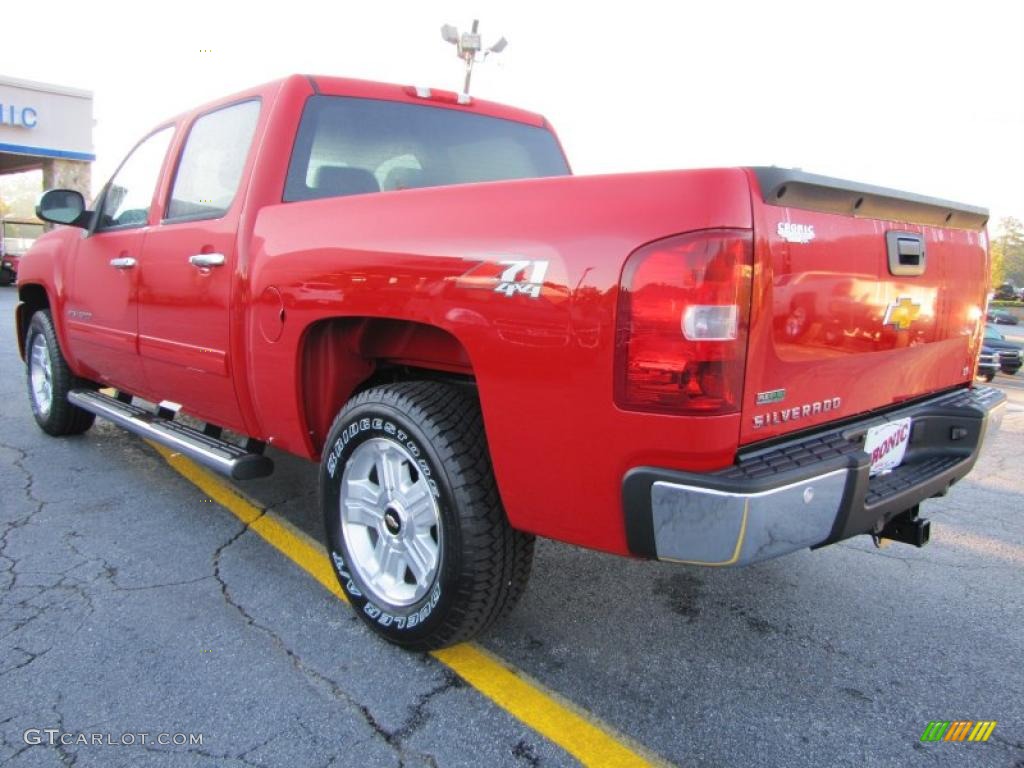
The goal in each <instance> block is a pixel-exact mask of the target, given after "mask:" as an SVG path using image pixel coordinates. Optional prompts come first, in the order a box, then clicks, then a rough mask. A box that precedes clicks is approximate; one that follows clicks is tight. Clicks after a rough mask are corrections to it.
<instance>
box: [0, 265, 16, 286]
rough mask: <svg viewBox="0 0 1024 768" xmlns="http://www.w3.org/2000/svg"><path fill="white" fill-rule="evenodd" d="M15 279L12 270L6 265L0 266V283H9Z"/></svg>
mask: <svg viewBox="0 0 1024 768" xmlns="http://www.w3.org/2000/svg"><path fill="white" fill-rule="evenodd" d="M16 279H17V275H15V274H14V270H12V269H9V268H8V267H0V285H10V284H11V283H13V282H14V281H15V280H16Z"/></svg>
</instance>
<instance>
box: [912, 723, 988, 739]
mask: <svg viewBox="0 0 1024 768" xmlns="http://www.w3.org/2000/svg"><path fill="white" fill-rule="evenodd" d="M995 727H996V721H995V720H978V721H974V720H932V721H931V722H930V723H928V727H926V728H925V729H924V733H922V734H921V741H988V737H989V736H991V735H992V731H994V730H995Z"/></svg>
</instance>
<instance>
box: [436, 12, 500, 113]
mask: <svg viewBox="0 0 1024 768" xmlns="http://www.w3.org/2000/svg"><path fill="white" fill-rule="evenodd" d="M479 29H480V20H479V19H473V29H472V30H471V31H469V32H463V33H462V34H461V35H460V34H459V30H458V28H457V27H455V26H453V25H451V24H445V25H444V26H442V27H441V37H442V38H443V39H444V40H445V42H448V43H451V44H452V45H454V46H455V55H456V56H458V57H459V58H460V59H462V60H463V61H464V62H466V82H465V84H464V85H463V86H462V93H463V95H465V96H467V97H468V96H469V80H470V78H471V77H472V76H473V65H474V64H476V63H479V62H483V61H484V60H485V59H486V58H487V57H488V56H489V55H490V54H492V53H501V52H502V51H503V50H505V46H506V45H508V40H506V39H505V38H504V37H502V38H499V39H498V42H496V43H495V44H494V45H492V46H491V47H490V48H484V47H483V43H482V42H481V38H480V32H479Z"/></svg>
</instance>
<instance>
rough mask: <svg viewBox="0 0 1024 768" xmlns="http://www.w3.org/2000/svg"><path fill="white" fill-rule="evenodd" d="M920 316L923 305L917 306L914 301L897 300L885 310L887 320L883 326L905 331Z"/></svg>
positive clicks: (883, 322) (906, 299)
mask: <svg viewBox="0 0 1024 768" xmlns="http://www.w3.org/2000/svg"><path fill="white" fill-rule="evenodd" d="M920 314H921V305H920V304H915V303H914V301H913V299H908V298H900V299H896V301H894V302H893V303H892V304H890V305H889V306H888V307H886V308H885V319H884V320H883V321H882V325H894V326H896V328H897V329H899V330H901V331H905V330H907V329H908V328H909V327H910V324H911V323H913V322H914V321H915V320H917V316H918V315H920Z"/></svg>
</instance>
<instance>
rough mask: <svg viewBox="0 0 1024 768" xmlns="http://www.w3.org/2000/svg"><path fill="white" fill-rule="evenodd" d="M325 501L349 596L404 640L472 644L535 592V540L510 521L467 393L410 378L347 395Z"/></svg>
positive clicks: (381, 630) (323, 473)
mask: <svg viewBox="0 0 1024 768" xmlns="http://www.w3.org/2000/svg"><path fill="white" fill-rule="evenodd" d="M320 499H321V506H322V510H323V515H324V523H325V528H326V533H327V546H328V550H329V554H330V557H331V561H332V563H333V566H334V569H335V573H336V575H337V577H338V580H339V582H340V583H341V587H342V589H343V590H344V592H345V594H346V596H347V597H348V599H349V602H351V604H352V606H353V608H355V610H356V611H357V612H358V613H359V615H360V617H362V619H363V620H364V621H365V622H366V623H367V624H368V625H369V626H370V627H371V628H372V629H373V630H374V631H375V632H376V633H377V634H379V635H381V636H383V637H384V638H386V639H387V640H389V641H391V642H393V643H395V644H397V645H400V646H403V647H405V648H408V649H411V650H433V649H436V648H441V647H444V646H448V645H452V644H455V643H458V642H461V641H463V640H467V639H469V638H471V637H473V636H474V635H476V634H478V633H480V632H481V631H483V630H484V629H486V628H487V627H489V626H490V625H491V624H493V623H494V622H495V621H497V620H498V619H499V618H501V617H502V616H503V615H505V614H506V613H507V612H508V611H509V610H511V608H512V606H513V605H515V603H516V601H517V600H518V599H519V597H520V595H521V594H522V592H523V590H524V588H525V586H526V582H527V579H528V577H529V573H530V566H531V563H532V560H533V544H534V539H533V537H532V536H529V535H527V534H523V533H520V532H518V531H515V530H513V529H512V528H511V526H510V525H509V523H508V520H507V519H506V517H505V511H504V509H503V508H502V505H501V499H500V498H499V496H498V489H497V485H496V483H495V480H494V474H493V472H492V469H491V463H490V456H489V454H488V451H487V444H486V438H485V435H484V429H483V420H482V418H481V415H480V406H479V403H478V401H477V398H476V393H475V391H474V390H473V389H472V388H471V387H469V386H464V385H458V384H446V383H439V382H426V381H420V382H406V383H401V384H394V385H389V386H382V387H376V388H373V389H370V390H367V391H365V392H362V393H361V394H359V395H357V396H356V397H354V398H353V399H352V400H350V401H349V402H348V403H347V404H346V405H345V407H344V408H343V409H342V411H341V413H339V414H338V417H337V418H336V419H335V421H334V425H333V426H332V427H331V431H330V434H329V435H328V438H327V443H326V445H325V449H324V457H323V461H322V464H321V469H320Z"/></svg>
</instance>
